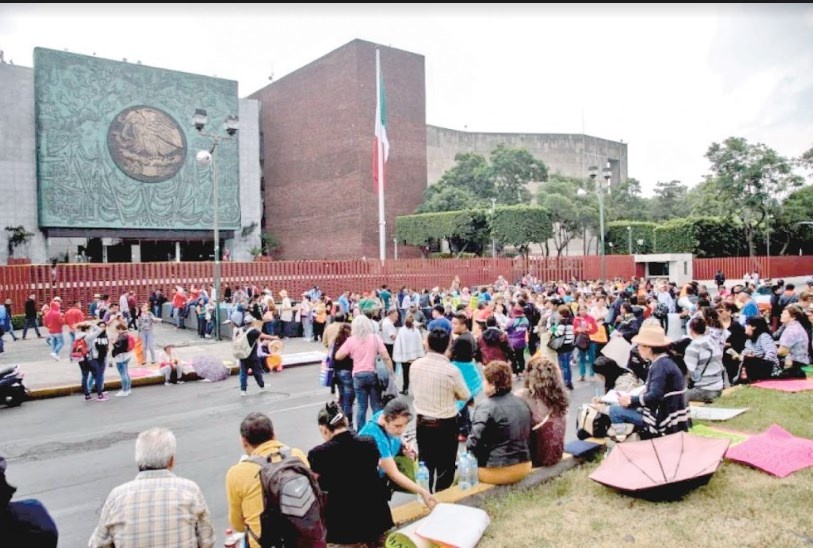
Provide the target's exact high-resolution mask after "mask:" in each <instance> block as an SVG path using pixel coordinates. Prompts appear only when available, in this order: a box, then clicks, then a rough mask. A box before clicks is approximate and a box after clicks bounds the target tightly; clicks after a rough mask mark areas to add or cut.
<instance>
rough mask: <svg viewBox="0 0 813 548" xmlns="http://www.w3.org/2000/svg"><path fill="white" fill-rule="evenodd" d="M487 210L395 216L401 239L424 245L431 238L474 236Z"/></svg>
mask: <svg viewBox="0 0 813 548" xmlns="http://www.w3.org/2000/svg"><path fill="white" fill-rule="evenodd" d="M485 215H486V213H485V211H483V210H472V209H464V210H461V211H444V212H442V213H419V214H416V215H404V216H401V217H396V218H395V233H396V235H397V238H398V240H399V241H402V242H404V243H407V244H409V245H423V244H426V243H427V242H429V241H431V240H441V239H446V238H453V237H455V236H458V237H462V238H465V237H467V236H469V237H470V236H472V233H473V231H474V226H475V222H476V221H481V222H483V223H484V222H485Z"/></svg>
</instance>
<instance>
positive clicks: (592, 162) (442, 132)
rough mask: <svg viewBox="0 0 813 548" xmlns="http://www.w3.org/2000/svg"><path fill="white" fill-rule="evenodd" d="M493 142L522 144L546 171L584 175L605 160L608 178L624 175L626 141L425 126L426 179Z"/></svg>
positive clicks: (485, 152) (436, 176) (510, 145)
mask: <svg viewBox="0 0 813 548" xmlns="http://www.w3.org/2000/svg"><path fill="white" fill-rule="evenodd" d="M497 145H505V146H506V147H508V148H524V149H526V150H527V151H528V152H530V153H531V155H533V156H534V157H535V158H537V159H538V160H542V161H543V162H545V165H547V166H548V169H549V171H550V173H557V172H558V173H560V174H562V175H566V176H568V177H581V178H587V177H588V176H589V174H588V168H589V167H590V166H598V167H599V169H601V168H602V167H603V166H604V165H605V164H606V163H607V162H608V161H609V162H610V169H611V170H612V180H614V181H621V180H626V179H627V176H628V175H627V145H626V143H622V142H618V141H610V140H608V139H601V138H599V137H592V136H590V135H583V134H572V133H476V132H468V131H457V130H454V129H447V128H442V127H437V126H430V125H427V126H426V180H427V183H428V184H430V185H433V184H435V183H437V182H438V180H439V179H440V177H441V175H443V173H444V172H445V171H447V170H448V169H450V168H452V167H454V165H455V160H454V157H455V155H457V154H458V153H461V152H473V153H476V154H481V155H482V156H485V157H486V158H488V157H489V155H490V154H491V151H492V150H494V149H495V148H497Z"/></svg>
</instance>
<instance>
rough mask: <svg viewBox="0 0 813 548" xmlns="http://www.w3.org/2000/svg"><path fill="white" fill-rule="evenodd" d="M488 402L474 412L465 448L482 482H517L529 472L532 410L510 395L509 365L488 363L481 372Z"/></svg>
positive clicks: (505, 483)
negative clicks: (473, 461) (474, 463)
mask: <svg viewBox="0 0 813 548" xmlns="http://www.w3.org/2000/svg"><path fill="white" fill-rule="evenodd" d="M483 376H484V377H485V379H484V380H483V389H484V392H485V393H486V395H487V396H488V399H487V400H486V401H484V402H482V403H480V404H478V405H477V407H475V409H474V418H473V419H472V429H471V434H470V435H469V438H468V441H467V442H466V447H467V449H468V450H469V451H471V452H472V454H474V456H475V457H476V458H477V463H478V466H479V472H478V477H479V478H480V481H482V482H484V483H491V484H495V485H508V484H512V483H517V482H518V481H520V480H522V478H524V477H525V476H527V475H528V473H530V471H531V452H530V448H529V445H528V442H529V440H530V437H531V426H532V425H531V409H530V408H529V407H528V404H527V403H525V402H524V401H523V400H521V399H520V398H518V397H517V396H515V395H514V394H512V393H511V387H512V378H511V366H510V365H508V364H507V363H506V362H491V363H489V364H488V365H486V367H485V369H484V370H483Z"/></svg>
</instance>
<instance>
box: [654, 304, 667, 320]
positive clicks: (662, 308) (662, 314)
mask: <svg viewBox="0 0 813 548" xmlns="http://www.w3.org/2000/svg"><path fill="white" fill-rule="evenodd" d="M652 315H653V316H655V317H656V318H658V319H659V320H662V319H664V318H666V317H667V316H669V305H667V304H666V303H658V306H656V307H655V311H654V312H652Z"/></svg>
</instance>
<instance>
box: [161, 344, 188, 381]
mask: <svg viewBox="0 0 813 548" xmlns="http://www.w3.org/2000/svg"><path fill="white" fill-rule="evenodd" d="M158 363H159V364H160V367H159V368H158V371H160V372H161V373H163V375H164V386H169V385H170V384H173V377H174V379H175V381H174V383H175V384H183V383H184V382H185V381H184V380H183V377H184V375H188V374H190V373H192V372H194V369H192V366H190V365H188V364H186V363H185V362H183V361H181V360H180V359H178V358H177V357H176V356H175V347H174V346H173V345H171V344H168V345H166V346H164V351H163V352H162V353H161V354H160V355H159V356H158ZM173 374H174V375H173Z"/></svg>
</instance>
